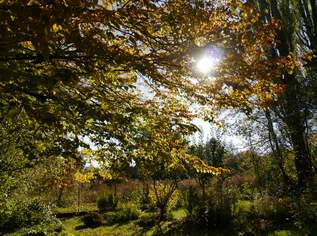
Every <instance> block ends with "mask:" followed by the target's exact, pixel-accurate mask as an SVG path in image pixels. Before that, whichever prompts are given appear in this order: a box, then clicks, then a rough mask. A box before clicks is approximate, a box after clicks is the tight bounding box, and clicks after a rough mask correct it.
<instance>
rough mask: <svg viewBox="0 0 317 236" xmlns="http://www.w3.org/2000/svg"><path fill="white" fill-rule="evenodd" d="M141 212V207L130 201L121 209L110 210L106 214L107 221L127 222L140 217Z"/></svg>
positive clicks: (112, 222) (111, 222)
mask: <svg viewBox="0 0 317 236" xmlns="http://www.w3.org/2000/svg"><path fill="white" fill-rule="evenodd" d="M139 214H140V211H139V209H138V208H137V206H136V205H135V204H133V203H128V204H125V205H122V206H121V207H120V209H119V210H118V211H116V212H108V213H106V214H105V218H106V220H107V223H109V224H116V223H125V222H128V221H130V220H136V219H138V217H139Z"/></svg>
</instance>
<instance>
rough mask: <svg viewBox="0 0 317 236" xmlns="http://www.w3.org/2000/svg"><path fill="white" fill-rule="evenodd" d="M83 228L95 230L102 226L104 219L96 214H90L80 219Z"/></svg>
mask: <svg viewBox="0 0 317 236" xmlns="http://www.w3.org/2000/svg"><path fill="white" fill-rule="evenodd" d="M81 220H82V221H83V223H84V224H85V226H87V227H90V228H96V227H99V226H102V225H103V224H104V219H103V217H102V215H100V214H99V213H98V212H91V213H88V214H87V215H85V216H84V217H82V218H81Z"/></svg>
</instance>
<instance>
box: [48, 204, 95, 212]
mask: <svg viewBox="0 0 317 236" xmlns="http://www.w3.org/2000/svg"><path fill="white" fill-rule="evenodd" d="M78 210H79V212H90V211H96V210H98V208H97V205H96V203H83V204H81V205H80V207H79V209H78V207H77V206H70V207H57V208H54V209H53V212H54V213H70V212H77V211H78Z"/></svg>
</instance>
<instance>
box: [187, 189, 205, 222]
mask: <svg viewBox="0 0 317 236" xmlns="http://www.w3.org/2000/svg"><path fill="white" fill-rule="evenodd" d="M183 196H184V200H183V201H184V203H183V205H184V208H185V211H186V213H187V215H188V217H190V218H192V216H193V212H194V210H195V209H196V208H198V207H199V206H200V205H201V199H200V198H199V196H198V193H197V190H196V189H195V188H194V187H193V186H189V188H188V189H186V190H185V192H184V193H183Z"/></svg>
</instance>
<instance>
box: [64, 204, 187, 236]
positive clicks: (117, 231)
mask: <svg viewBox="0 0 317 236" xmlns="http://www.w3.org/2000/svg"><path fill="white" fill-rule="evenodd" d="M70 210H71V209H68V208H67V209H63V212H67V211H68V212H69V211H70ZM171 216H172V219H182V218H184V217H185V216H186V212H185V210H184V209H182V208H180V209H177V210H174V211H172V212H171ZM168 223H169V222H164V223H163V225H162V226H165V224H168ZM81 226H83V223H82V221H81V219H80V217H73V218H69V219H65V220H64V221H63V232H62V235H69V236H72V235H74V236H77V235H79V236H80V235H88V236H89V235H94V236H98V235H114V236H115V235H127V236H129V235H152V234H153V232H154V227H153V228H150V229H148V230H147V231H146V230H143V229H142V228H141V227H140V226H138V225H137V224H136V221H129V222H127V223H125V224H115V225H111V226H108V225H105V226H101V227H98V228H94V229H93V228H81Z"/></svg>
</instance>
